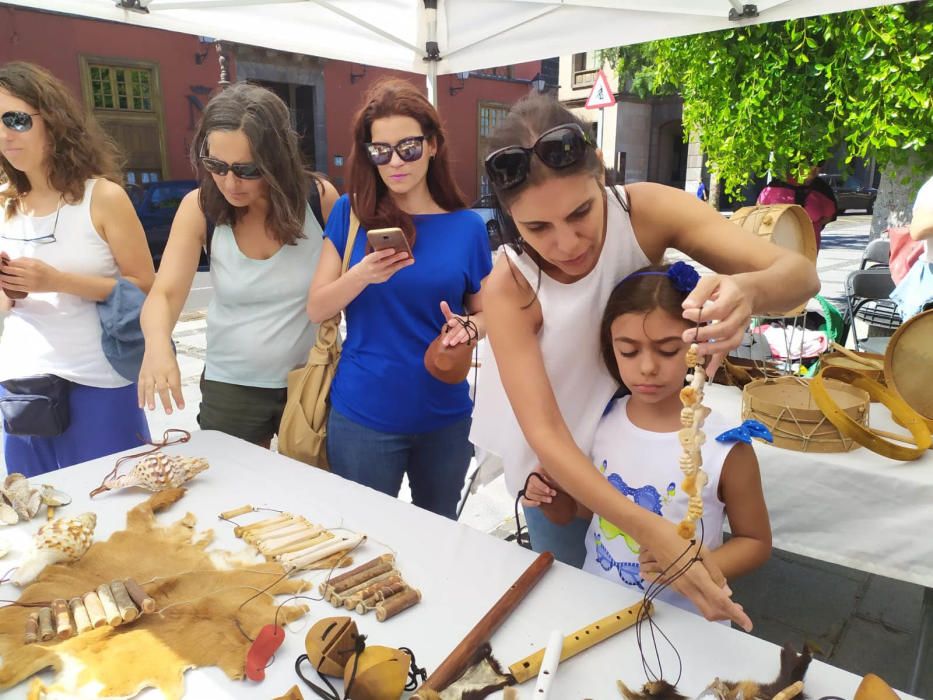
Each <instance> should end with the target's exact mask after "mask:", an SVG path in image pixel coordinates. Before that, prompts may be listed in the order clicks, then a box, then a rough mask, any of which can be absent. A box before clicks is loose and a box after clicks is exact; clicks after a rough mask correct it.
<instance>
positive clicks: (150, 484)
mask: <svg viewBox="0 0 933 700" xmlns="http://www.w3.org/2000/svg"><path fill="white" fill-rule="evenodd" d="M209 466H210V465H209V464H208V463H207V460H206V459H204V458H202V457H179V456H177V455H175V456H171V457H170V456H168V455H166V454H163V453H162V452H155V453H153V454H151V455H147V456H145V457H143V458H142V459H141V460H139V461H138V462H137V463H136V464H135V465H134V466H133V468H132V469H131V470H130V471H129V472H127V473H126V474H123V475H122V476H118V477H114V478H110V479H105V480H104V483H103V484H102V485H101V486H100V488H97V489H95V490H94V491H93V492H92V493H91V496H95V495H97V494H98V493H100V492H101V491H114V490H116V489H125V488H127V487H129V486H141V487H142V488H144V489H147V490H149V491H164V490H165V489H170V488H175V487H177V486H181V485H182V484H184V483H186V482H188V481H190V480H191V479H193V478H194V477H195V476H197V475H198V474H200V473H201V472H203V471H204V470H205V469H207V468H208V467H209Z"/></svg>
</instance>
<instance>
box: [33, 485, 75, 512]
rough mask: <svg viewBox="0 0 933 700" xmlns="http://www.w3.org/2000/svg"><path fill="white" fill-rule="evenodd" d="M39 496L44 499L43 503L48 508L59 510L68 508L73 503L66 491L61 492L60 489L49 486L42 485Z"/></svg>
mask: <svg viewBox="0 0 933 700" xmlns="http://www.w3.org/2000/svg"><path fill="white" fill-rule="evenodd" d="M39 496H40V497H41V499H42V503H43V504H44V505H47V506H52V507H53V508H58V507H60V506H67V505H68V504H69V503H71V496H69V495H68V494H67V493H65V492H64V491H59V490H58V489H56V488H54V487H52V486H49V485H48V484H42V486H40V487H39Z"/></svg>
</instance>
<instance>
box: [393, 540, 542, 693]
mask: <svg viewBox="0 0 933 700" xmlns="http://www.w3.org/2000/svg"><path fill="white" fill-rule="evenodd" d="M553 563H554V555H553V554H551V553H550V552H542V553H541V554H539V555H538V557H537V559H535V560H534V562H532V564H531V566H529V567H528V568H527V569H525V572H524V573H523V574H522V575H521V576H519V577H518V579H516V581H515V583H513V584H512V585H511V586H509V589H508V590H507V591H506V592H505V594H504V595H503V596H502V597H501V598H499V600H498V601H496V604H495V605H493V606H492V607H491V608H490V609H489V612H487V613H486V614H485V615H483V618H482V619H481V620H480V621H479V622H477V623H476V626H475V627H473V629H471V630H470V631H469V632H468V633H467V636H466V637H464V638H463V641H461V642H460V644H458V645H457V646H456V647H455V648H454V650H453V651H452V652H450V655H449V656H448V657H447V658H446V659H444V661H443V662H441V665H440V666H438V667H437V668H436V669H435V670H434V673H432V674H431V675H430V676H428V679H427V680H426V681H425V682H424V683H423V684H422V686H421V687H422V688H424V687H427V688H430V689H431V690H437V691H440V690H443V689H444V688H446V687H447V686H448V685H450V684H451V683H452V682H453V681H454V680H456V679H457V678H458V677H459V676H460V674H461V673H463V671H464V669H466V667H467V666H468V665H469V663H470V659H472V658H473V655H474V654H475V653H476V650H477V649H478V648H479V647H480V645H481V644H484V643H485V642H488V641H489V638H490V637H491V636H492V635H493V633H494V632H495V631H496V630H497V629H499V626H500V625H502V623H503V622H505V621H506V619H507V618H508V617H509V615H511V614H512V611H513V610H515V608H516V607H517V606H518V604H519V603H521V602H522V600H523V599H524V597H525V596H526V595H528V592H529V591H530V590H531V589H532V588H534V587H535V584H537V583H538V581H540V580H541V577H542V576H544V574H545V573H547V570H548V569H549V568H550V567H551V564H553ZM412 698H419V695H418V691H415V694H414V695H412Z"/></svg>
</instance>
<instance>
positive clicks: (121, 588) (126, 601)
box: [110, 581, 139, 622]
mask: <svg viewBox="0 0 933 700" xmlns="http://www.w3.org/2000/svg"><path fill="white" fill-rule="evenodd" d="M110 592H111V593H113V600H114V602H115V603H116V604H117V610H119V611H120V617H122V618H123V621H124V622H132V621H133V620H135V619H136V618H137V617H139V610H137V609H136V606H135V605H134V604H133V599H132V598H130V594H129V591H127V590H126V585H125V584H124V583H123V581H111V582H110Z"/></svg>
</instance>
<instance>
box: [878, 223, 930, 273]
mask: <svg viewBox="0 0 933 700" xmlns="http://www.w3.org/2000/svg"><path fill="white" fill-rule="evenodd" d="M885 233H887V234H888V240H889V241H890V242H891V257H890V258H889V264H890V268H891V279H893V280H894V284H900V283H901V280H902V279H904V278H905V277H906V276H907V273H908V272H910V268H912V267H913V266H914V263H915V262H917V259H918V258H919V257H920V256H921V255H923V241H915V240H914V239H913V238H911V237H910V229H909V228H908V227H907V226H895V227H892V228H889V229H888V230H887V231H885Z"/></svg>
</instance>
